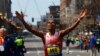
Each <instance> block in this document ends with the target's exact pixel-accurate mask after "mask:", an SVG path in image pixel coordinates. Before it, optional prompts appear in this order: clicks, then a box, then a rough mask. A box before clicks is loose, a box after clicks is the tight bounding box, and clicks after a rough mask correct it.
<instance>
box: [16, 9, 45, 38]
mask: <svg viewBox="0 0 100 56" xmlns="http://www.w3.org/2000/svg"><path fill="white" fill-rule="evenodd" d="M16 16H17V18H18V19H19V20H20V21H21V22H22V23H23V24H24V26H25V28H26V29H27V30H28V31H30V32H32V33H33V34H35V35H37V36H39V37H41V38H43V37H44V34H43V32H39V31H37V30H35V29H32V28H31V27H30V26H29V25H28V24H27V23H26V22H25V20H24V14H23V13H22V12H21V13H18V12H17V11H16Z"/></svg>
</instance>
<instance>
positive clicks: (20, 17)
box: [16, 11, 24, 21]
mask: <svg viewBox="0 0 100 56" xmlns="http://www.w3.org/2000/svg"><path fill="white" fill-rule="evenodd" d="M16 16H17V18H18V19H20V20H21V21H23V20H24V14H23V13H22V12H21V13H19V12H18V11H16Z"/></svg>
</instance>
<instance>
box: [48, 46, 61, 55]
mask: <svg viewBox="0 0 100 56" xmlns="http://www.w3.org/2000/svg"><path fill="white" fill-rule="evenodd" d="M47 52H48V55H56V54H60V48H59V47H58V46H52V47H48V48H47Z"/></svg>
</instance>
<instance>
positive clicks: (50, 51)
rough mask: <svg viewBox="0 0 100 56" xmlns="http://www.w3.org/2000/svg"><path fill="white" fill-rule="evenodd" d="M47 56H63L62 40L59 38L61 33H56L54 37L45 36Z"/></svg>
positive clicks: (47, 34)
mask: <svg viewBox="0 0 100 56" xmlns="http://www.w3.org/2000/svg"><path fill="white" fill-rule="evenodd" d="M44 47H45V56H61V54H62V40H61V39H60V38H59V33H58V32H55V34H54V35H53V36H50V34H49V33H46V35H45V46H44Z"/></svg>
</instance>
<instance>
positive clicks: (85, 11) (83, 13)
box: [80, 9, 87, 18]
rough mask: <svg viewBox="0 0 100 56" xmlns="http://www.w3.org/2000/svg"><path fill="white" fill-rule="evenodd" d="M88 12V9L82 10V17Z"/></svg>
mask: <svg viewBox="0 0 100 56" xmlns="http://www.w3.org/2000/svg"><path fill="white" fill-rule="evenodd" d="M86 13H87V9H83V10H82V11H81V12H80V17H81V18H83V17H84V16H85V15H86Z"/></svg>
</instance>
